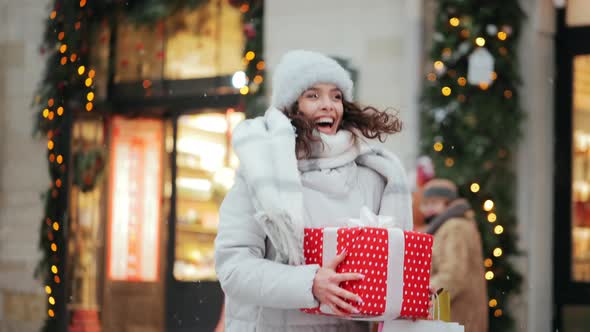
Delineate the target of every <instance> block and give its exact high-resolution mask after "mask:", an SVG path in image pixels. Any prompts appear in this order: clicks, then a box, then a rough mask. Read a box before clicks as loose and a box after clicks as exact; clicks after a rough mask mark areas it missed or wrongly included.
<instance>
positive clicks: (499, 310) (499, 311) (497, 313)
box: [494, 309, 502, 318]
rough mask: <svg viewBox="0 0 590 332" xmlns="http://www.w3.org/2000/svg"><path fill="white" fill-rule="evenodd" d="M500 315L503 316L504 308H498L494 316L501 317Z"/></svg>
mask: <svg viewBox="0 0 590 332" xmlns="http://www.w3.org/2000/svg"><path fill="white" fill-rule="evenodd" d="M500 316H502V309H496V310H495V311H494V317H496V318H497V317H500Z"/></svg>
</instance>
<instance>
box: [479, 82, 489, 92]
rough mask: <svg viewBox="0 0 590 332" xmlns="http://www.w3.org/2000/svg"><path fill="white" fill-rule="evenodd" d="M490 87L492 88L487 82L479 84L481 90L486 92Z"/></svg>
mask: <svg viewBox="0 0 590 332" xmlns="http://www.w3.org/2000/svg"><path fill="white" fill-rule="evenodd" d="M489 87H490V85H489V84H488V83H485V82H481V83H479V88H480V89H482V90H484V91H485V90H487V89H488V88H489Z"/></svg>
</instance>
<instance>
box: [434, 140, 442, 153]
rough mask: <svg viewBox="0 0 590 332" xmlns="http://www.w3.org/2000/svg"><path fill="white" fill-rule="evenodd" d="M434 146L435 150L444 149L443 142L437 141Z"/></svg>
mask: <svg viewBox="0 0 590 332" xmlns="http://www.w3.org/2000/svg"><path fill="white" fill-rule="evenodd" d="M433 148H434V151H436V152H441V151H442V149H443V144H442V143H441V142H436V143H434V146H433Z"/></svg>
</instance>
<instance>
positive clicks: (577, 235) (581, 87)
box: [572, 55, 590, 282]
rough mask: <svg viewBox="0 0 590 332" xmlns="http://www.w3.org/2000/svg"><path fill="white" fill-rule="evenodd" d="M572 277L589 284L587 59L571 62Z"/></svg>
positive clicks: (589, 98) (589, 94)
mask: <svg viewBox="0 0 590 332" xmlns="http://www.w3.org/2000/svg"><path fill="white" fill-rule="evenodd" d="M573 98H574V99H573V107H574V112H573V114H574V118H573V127H574V128H573V130H574V133H573V135H574V136H573V142H574V144H573V145H574V146H573V149H574V151H573V161H572V164H573V173H572V181H573V184H572V189H573V213H572V215H573V220H572V251H573V252H572V259H573V262H572V269H573V270H572V277H573V280H574V281H578V282H590V55H582V56H577V57H575V58H574V96H573Z"/></svg>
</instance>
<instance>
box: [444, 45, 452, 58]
mask: <svg viewBox="0 0 590 332" xmlns="http://www.w3.org/2000/svg"><path fill="white" fill-rule="evenodd" d="M452 54H453V51H452V50H451V49H450V48H448V47H445V48H444V49H443V50H442V55H443V56H446V57H450V56H451V55H452Z"/></svg>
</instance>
